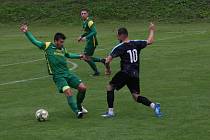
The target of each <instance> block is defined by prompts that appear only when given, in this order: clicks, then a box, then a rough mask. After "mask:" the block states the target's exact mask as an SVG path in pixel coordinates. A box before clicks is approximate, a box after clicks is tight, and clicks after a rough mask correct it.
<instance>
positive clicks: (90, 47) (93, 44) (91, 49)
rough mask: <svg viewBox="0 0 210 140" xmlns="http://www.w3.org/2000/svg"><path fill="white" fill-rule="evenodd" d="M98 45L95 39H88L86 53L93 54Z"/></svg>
mask: <svg viewBox="0 0 210 140" xmlns="http://www.w3.org/2000/svg"><path fill="white" fill-rule="evenodd" d="M96 46H97V44H96V40H95V39H91V40H87V43H86V46H85V50H84V54H85V55H88V56H93V54H94V52H95V48H96Z"/></svg>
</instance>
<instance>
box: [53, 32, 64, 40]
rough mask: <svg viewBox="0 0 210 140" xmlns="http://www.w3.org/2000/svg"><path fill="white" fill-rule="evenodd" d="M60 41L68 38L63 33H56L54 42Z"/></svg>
mask: <svg viewBox="0 0 210 140" xmlns="http://www.w3.org/2000/svg"><path fill="white" fill-rule="evenodd" d="M59 39H63V40H65V39H66V36H65V35H64V34H63V33H56V34H55V36H54V41H58V40H59Z"/></svg>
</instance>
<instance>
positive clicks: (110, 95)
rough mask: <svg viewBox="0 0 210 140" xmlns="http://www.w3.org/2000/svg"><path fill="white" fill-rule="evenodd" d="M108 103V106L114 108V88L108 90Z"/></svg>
mask: <svg viewBox="0 0 210 140" xmlns="http://www.w3.org/2000/svg"><path fill="white" fill-rule="evenodd" d="M107 103H108V108H113V106H114V105H113V104H114V90H112V91H107Z"/></svg>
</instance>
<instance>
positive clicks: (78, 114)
mask: <svg viewBox="0 0 210 140" xmlns="http://www.w3.org/2000/svg"><path fill="white" fill-rule="evenodd" d="M76 115H77V118H78V119H81V118H82V117H83V112H82V111H78V112H77V114H76Z"/></svg>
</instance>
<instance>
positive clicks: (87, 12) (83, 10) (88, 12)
mask: <svg viewBox="0 0 210 140" xmlns="http://www.w3.org/2000/svg"><path fill="white" fill-rule="evenodd" d="M82 11H86V12H87V13H89V10H88V9H85V8H84V9H81V10H80V13H81V12H82Z"/></svg>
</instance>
